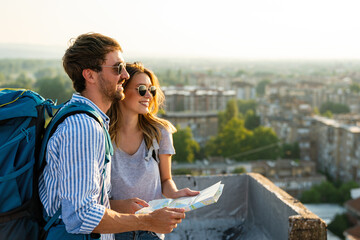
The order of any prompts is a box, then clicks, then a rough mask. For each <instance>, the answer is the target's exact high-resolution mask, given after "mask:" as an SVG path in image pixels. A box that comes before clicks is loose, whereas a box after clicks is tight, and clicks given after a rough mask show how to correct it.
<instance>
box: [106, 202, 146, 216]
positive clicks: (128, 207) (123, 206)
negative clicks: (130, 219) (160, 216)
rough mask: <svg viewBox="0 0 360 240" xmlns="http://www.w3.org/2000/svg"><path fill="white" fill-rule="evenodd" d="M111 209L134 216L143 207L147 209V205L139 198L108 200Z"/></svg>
mask: <svg viewBox="0 0 360 240" xmlns="http://www.w3.org/2000/svg"><path fill="white" fill-rule="evenodd" d="M110 206H111V209H112V210H114V211H116V212H119V213H130V214H134V213H135V212H137V211H139V210H140V209H141V208H143V207H148V206H149V204H148V203H147V202H146V201H144V200H142V199H140V198H130V199H124V200H110Z"/></svg>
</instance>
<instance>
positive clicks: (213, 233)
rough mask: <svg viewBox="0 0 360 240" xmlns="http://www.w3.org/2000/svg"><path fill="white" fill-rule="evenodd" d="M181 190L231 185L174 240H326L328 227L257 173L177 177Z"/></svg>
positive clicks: (185, 224) (175, 234) (189, 216)
mask: <svg viewBox="0 0 360 240" xmlns="http://www.w3.org/2000/svg"><path fill="white" fill-rule="evenodd" d="M174 181H175V182H176V184H177V186H178V188H184V187H189V188H191V189H194V190H202V189H204V188H206V187H208V186H210V185H212V184H214V183H216V182H218V181H222V182H223V183H224V184H225V187H224V191H223V195H222V196H221V197H220V199H219V201H218V202H217V203H215V204H212V205H209V206H206V207H203V208H200V209H197V210H195V211H191V212H188V213H187V214H186V219H185V220H184V221H183V223H182V224H179V226H178V228H177V229H175V230H174V232H173V233H171V234H168V235H167V237H166V238H167V239H168V240H172V239H232V240H236V239H242V240H243V239H245V240H249V239H254V240H258V239H263V240H266V239H269V240H270V239H276V240H281V239H284V240H285V239H291V240H295V239H296V240H297V239H310V240H311V239H320V240H325V239H326V224H325V222H324V221H323V220H322V219H320V218H319V217H318V216H316V215H315V214H314V213H312V212H311V211H309V210H308V209H307V208H306V207H305V206H304V205H303V204H302V203H301V202H299V201H298V200H297V199H295V198H293V197H292V196H290V195H289V194H287V193H286V192H285V191H283V190H282V189H280V188H279V187H277V186H276V185H274V184H273V183H272V182H271V181H270V180H269V179H267V178H265V177H264V176H262V175H260V174H256V173H248V174H240V175H235V174H234V175H213V176H174Z"/></svg>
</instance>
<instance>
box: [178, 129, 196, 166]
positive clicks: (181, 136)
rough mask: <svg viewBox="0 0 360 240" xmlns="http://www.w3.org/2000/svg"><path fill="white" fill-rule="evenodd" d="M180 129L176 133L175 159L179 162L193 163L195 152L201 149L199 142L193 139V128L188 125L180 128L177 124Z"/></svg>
mask: <svg viewBox="0 0 360 240" xmlns="http://www.w3.org/2000/svg"><path fill="white" fill-rule="evenodd" d="M177 129H178V131H177V132H176V133H174V136H173V137H174V147H175V150H176V154H175V155H174V156H173V159H174V160H175V161H178V162H189V163H192V162H193V161H194V159H195V154H196V153H197V152H198V151H199V149H200V146H199V144H198V143H197V142H196V141H195V140H194V139H193V136H192V132H191V129H190V128H189V127H186V128H184V129H180V127H179V126H177Z"/></svg>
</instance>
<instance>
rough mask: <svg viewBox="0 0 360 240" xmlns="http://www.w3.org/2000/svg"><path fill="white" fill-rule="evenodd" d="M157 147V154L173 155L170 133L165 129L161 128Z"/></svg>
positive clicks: (173, 149)
mask: <svg viewBox="0 0 360 240" xmlns="http://www.w3.org/2000/svg"><path fill="white" fill-rule="evenodd" d="M159 147H160V149H159V154H171V155H173V154H175V148H174V144H173V137H172V133H170V132H169V131H168V130H167V129H165V128H161V139H160V144H159Z"/></svg>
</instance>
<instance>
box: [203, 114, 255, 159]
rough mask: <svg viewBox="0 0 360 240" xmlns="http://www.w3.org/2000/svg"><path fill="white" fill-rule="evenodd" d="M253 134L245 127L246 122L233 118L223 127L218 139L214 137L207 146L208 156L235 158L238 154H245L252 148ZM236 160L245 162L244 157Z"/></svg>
mask: <svg viewBox="0 0 360 240" xmlns="http://www.w3.org/2000/svg"><path fill="white" fill-rule="evenodd" d="M251 135H252V132H251V131H249V130H247V129H246V128H245V127H244V120H242V119H239V118H236V117H234V118H232V119H231V120H230V121H228V122H227V123H226V124H225V126H224V127H223V129H222V131H221V132H219V133H218V135H217V136H216V137H212V138H211V139H210V140H209V141H208V142H207V143H206V146H205V152H206V155H207V156H223V157H233V156H234V155H236V154H239V153H241V152H245V151H247V150H249V149H251V147H250V144H249V143H250V142H249V141H250V136H251ZM234 159H236V160H243V159H244V158H243V157H236V156H235V157H234Z"/></svg>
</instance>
